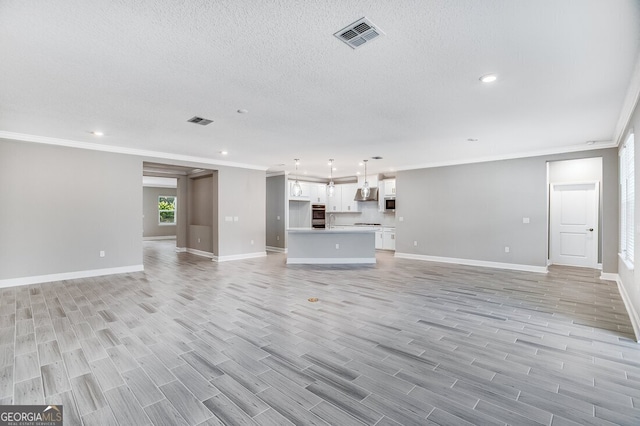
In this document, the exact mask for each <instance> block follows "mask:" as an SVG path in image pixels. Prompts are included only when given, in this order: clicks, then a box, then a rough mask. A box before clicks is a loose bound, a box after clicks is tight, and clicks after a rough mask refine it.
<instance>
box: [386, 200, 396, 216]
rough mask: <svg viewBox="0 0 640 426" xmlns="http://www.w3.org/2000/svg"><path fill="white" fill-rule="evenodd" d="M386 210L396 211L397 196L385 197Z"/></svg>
mask: <svg viewBox="0 0 640 426" xmlns="http://www.w3.org/2000/svg"><path fill="white" fill-rule="evenodd" d="M384 211H386V212H394V211H396V197H390V198H385V199H384Z"/></svg>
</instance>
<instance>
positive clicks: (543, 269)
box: [395, 252, 548, 274]
mask: <svg viewBox="0 0 640 426" xmlns="http://www.w3.org/2000/svg"><path fill="white" fill-rule="evenodd" d="M395 257H398V258H400V259H413V260H426V261H428V262H441V263H456V264H459V265H469V266H481V267H484V268H497V269H510V270H513V271H525V272H538V273H541V274H546V273H547V272H548V271H547V268H546V267H545V266H533V265H521V264H517V263H501V262H489V261H486V260H473V259H457V258H453V257H439V256H426V255H422V254H412V253H398V252H396V254H395Z"/></svg>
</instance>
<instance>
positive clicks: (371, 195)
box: [353, 188, 378, 201]
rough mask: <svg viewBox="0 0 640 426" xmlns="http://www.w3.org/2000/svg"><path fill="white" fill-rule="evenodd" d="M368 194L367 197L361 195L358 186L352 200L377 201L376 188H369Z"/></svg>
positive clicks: (360, 189)
mask: <svg viewBox="0 0 640 426" xmlns="http://www.w3.org/2000/svg"><path fill="white" fill-rule="evenodd" d="M369 189H370V192H369V196H368V197H367V198H365V197H363V196H362V188H358V190H357V191H356V196H355V197H354V199H353V201H378V188H369Z"/></svg>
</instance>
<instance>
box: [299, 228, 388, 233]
mask: <svg viewBox="0 0 640 426" xmlns="http://www.w3.org/2000/svg"><path fill="white" fill-rule="evenodd" d="M287 232H289V233H290V234H316V233H323V234H354V233H358V234H359V233H367V232H376V230H375V228H364V227H363V228H349V229H344V228H289V229H287Z"/></svg>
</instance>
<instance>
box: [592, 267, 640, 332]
mask: <svg viewBox="0 0 640 426" xmlns="http://www.w3.org/2000/svg"><path fill="white" fill-rule="evenodd" d="M600 279H602V280H609V281H615V282H616V284H617V285H618V292H620V297H621V298H622V301H623V302H624V307H625V308H627V314H629V320H630V321H631V326H632V327H633V333H634V334H635V335H636V342H640V316H639V315H638V312H637V311H636V310H635V308H634V307H633V303H631V298H630V297H629V294H628V293H627V290H625V288H624V286H623V285H622V280H621V279H620V275H618V274H604V273H603V274H602V275H601V276H600Z"/></svg>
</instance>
